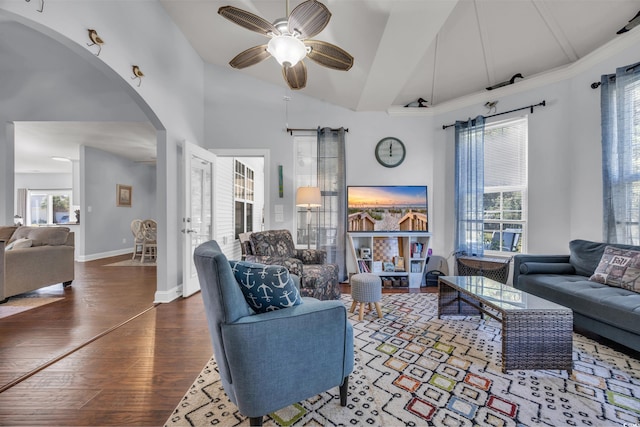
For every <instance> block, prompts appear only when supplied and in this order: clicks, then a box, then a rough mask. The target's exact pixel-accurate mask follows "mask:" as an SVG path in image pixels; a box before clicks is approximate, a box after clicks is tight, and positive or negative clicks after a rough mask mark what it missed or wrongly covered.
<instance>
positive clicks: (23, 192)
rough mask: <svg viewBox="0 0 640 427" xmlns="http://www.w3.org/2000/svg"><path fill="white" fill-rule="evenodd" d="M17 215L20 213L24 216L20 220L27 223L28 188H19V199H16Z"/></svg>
mask: <svg viewBox="0 0 640 427" xmlns="http://www.w3.org/2000/svg"><path fill="white" fill-rule="evenodd" d="M15 208H16V215H19V216H20V218H22V221H20V222H21V223H22V224H23V225H24V224H26V221H27V189H26V188H18V200H17V201H16V206H15Z"/></svg>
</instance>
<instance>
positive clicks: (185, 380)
mask: <svg viewBox="0 0 640 427" xmlns="http://www.w3.org/2000/svg"><path fill="white" fill-rule="evenodd" d="M128 257H129V255H123V256H120V257H114V258H108V259H102V260H97V261H91V262H85V263H76V279H75V280H74V282H73V285H72V286H71V287H68V288H66V289H63V288H62V285H54V286H50V287H47V288H43V289H40V290H39V291H36V293H39V294H43V295H47V296H64V297H65V299H64V300H63V301H60V302H55V303H52V304H49V305H45V306H43V307H39V308H35V309H32V310H29V311H27V312H24V313H20V314H16V315H13V316H11V317H7V318H4V319H0V425H11V426H20V425H23V426H26V425H28V426H36V425H46V426H125V425H130V426H160V425H162V424H163V423H164V422H165V421H166V420H167V418H168V417H169V416H170V415H171V412H172V411H173V409H174V408H175V407H176V405H177V404H178V402H179V401H180V399H181V398H182V396H183V395H184V394H185V393H186V391H187V389H188V388H189V386H191V384H192V383H193V381H194V380H195V379H196V377H197V376H198V374H199V373H200V371H201V370H202V368H203V367H204V365H205V364H206V362H207V361H208V360H209V358H210V357H211V355H212V353H213V351H212V347H211V343H210V339H209V332H208V330H207V323H206V318H205V313H204V308H203V304H202V299H201V297H200V294H199V293H198V294H195V295H194V296H192V297H190V298H185V299H182V298H180V299H178V300H176V301H173V302H171V303H169V304H159V305H154V304H153V297H154V292H155V288H156V269H155V268H153V267H111V266H106V265H107V264H110V263H113V262H116V261H120V260H124V259H127V258H128ZM342 289H343V292H347V293H348V292H350V288H349V286H348V285H342ZM433 290H434V289H433V288H430V289H427V288H423V289H421V290H415V291H418V292H420V291H423V292H424V291H433ZM384 292H407V290H406V289H385V290H384Z"/></svg>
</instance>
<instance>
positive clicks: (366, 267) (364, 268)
mask: <svg viewBox="0 0 640 427" xmlns="http://www.w3.org/2000/svg"><path fill="white" fill-rule="evenodd" d="M358 267H359V269H360V273H370V272H371V271H370V270H369V265H368V264H367V263H366V261H362V260H361V261H358Z"/></svg>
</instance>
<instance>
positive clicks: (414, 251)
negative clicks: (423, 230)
mask: <svg viewBox="0 0 640 427" xmlns="http://www.w3.org/2000/svg"><path fill="white" fill-rule="evenodd" d="M423 250H424V244H423V243H420V242H413V243H411V258H422V251H423Z"/></svg>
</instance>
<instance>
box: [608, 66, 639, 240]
mask: <svg viewBox="0 0 640 427" xmlns="http://www.w3.org/2000/svg"><path fill="white" fill-rule="evenodd" d="M601 83H602V88H601V91H602V92H601V106H602V162H603V167H602V170H603V208H604V209H603V211H604V221H603V224H604V230H603V234H604V236H603V239H604V241H605V242H609V243H622V244H630V245H638V244H640V63H638V64H635V65H631V66H625V67H621V68H618V69H617V70H616V73H615V74H611V75H604V76H602V79H601Z"/></svg>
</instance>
